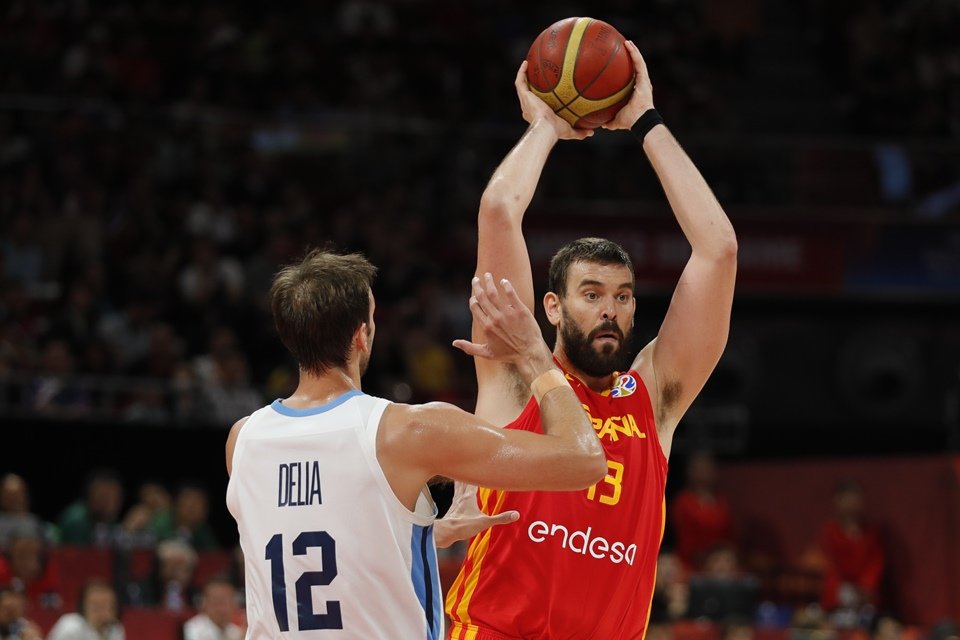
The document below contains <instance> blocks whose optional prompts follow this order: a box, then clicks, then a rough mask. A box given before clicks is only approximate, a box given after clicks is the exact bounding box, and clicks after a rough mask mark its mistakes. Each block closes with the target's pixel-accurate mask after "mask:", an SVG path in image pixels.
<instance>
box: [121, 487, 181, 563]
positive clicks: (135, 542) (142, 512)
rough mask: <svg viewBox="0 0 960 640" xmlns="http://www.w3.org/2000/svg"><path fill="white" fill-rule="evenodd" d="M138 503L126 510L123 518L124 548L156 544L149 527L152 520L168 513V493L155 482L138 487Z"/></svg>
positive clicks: (151, 529) (155, 537)
mask: <svg viewBox="0 0 960 640" xmlns="http://www.w3.org/2000/svg"><path fill="white" fill-rule="evenodd" d="M138 496H139V498H140V501H139V502H138V503H137V504H135V505H133V506H132V507H130V509H128V510H127V513H126V515H125V516H124V517H123V529H124V532H125V540H126V544H125V545H124V546H125V547H128V548H133V547H152V546H154V545H155V544H156V542H157V536H156V533H155V532H154V530H153V527H152V526H151V524H152V522H153V519H154V518H156V517H160V516H161V514H165V513H169V511H170V501H171V499H170V492H169V491H167V489H166V487H164V486H163V485H162V484H160V483H159V482H156V481H152V480H151V481H147V482H144V483H143V484H142V485H140V491H139V492H138Z"/></svg>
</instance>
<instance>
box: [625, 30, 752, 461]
mask: <svg viewBox="0 0 960 640" xmlns="http://www.w3.org/2000/svg"><path fill="white" fill-rule="evenodd" d="M627 49H628V51H629V52H630V55H631V57H632V58H633V62H634V66H635V68H636V72H637V81H636V85H635V86H636V89H635V93H634V96H633V98H631V100H630V102H629V103H628V104H627V106H625V107H624V108H623V110H621V112H620V113H619V114H618V115H617V118H616V119H615V120H614V121H613V122H612V123H610V124H609V125H607V127H608V128H611V129H629V128H630V127H631V126H632V125H633V124H634V123H635V122H636V121H637V119H638V118H639V117H640V116H641V115H643V113H645V112H646V111H647V110H648V109H652V108H653V90H652V88H651V84H650V76H649V75H648V73H647V67H646V64H645V63H644V61H643V57H642V56H641V55H640V51H638V50H637V47H636V46H635V45H634V44H633V43H632V42H628V43H627ZM643 149H644V151H645V152H646V154H647V158H649V160H650V163H651V164H652V165H653V168H654V171H656V173H657V176H658V177H659V178H660V183H661V184H662V185H663V190H664V192H665V193H666V196H667V200H668V201H669V203H670V207H671V208H672V209H673V213H674V215H675V216H676V218H677V222H679V223H680V228H681V229H682V230H683V234H684V235H685V236H686V238H687V240H688V241H689V242H690V246H691V248H692V253H691V255H690V259H689V261H688V262H687V264H686V266H685V267H684V269H683V274H682V275H681V276H680V282H679V283H678V284H677V288H676V290H675V291H674V294H673V299H672V300H671V302H670V307H669V309H668V310H667V315H666V317H665V318H664V320H663V324H662V325H661V326H660V332H659V333H658V335H657V337H656V339H655V340H653V341H652V342H651V343H650V344H649V345H648V346H647V347H646V348H645V349H644V350H643V351H641V353H640V355H639V356H638V357H637V361H636V362H635V363H634V366H635V367H636V368H637V370H638V371H640V372H641V373H644V371H648V372H650V374H651V377H652V380H649V381H646V380H645V381H646V382H648V388H651V389H657V393H656V398H655V399H654V402H655V408H656V414H657V426H658V429H659V431H660V433H661V434H662V435H666V436H667V437H668V439H667V440H666V442H665V446H669V437H670V436H672V434H673V430H674V429H675V428H676V425H677V422H679V420H680V418H681V417H682V416H683V414H684V412H686V410H687V409H688V408H689V407H690V404H691V403H692V402H693V400H694V398H696V396H697V394H698V393H699V392H700V390H701V389H702V388H703V385H704V384H705V383H706V381H707V378H708V377H709V376H710V373H711V372H712V371H713V369H714V367H715V366H716V364H717V362H718V361H719V359H720V355H721V354H722V353H723V349H724V347H725V346H726V343H727V334H728V332H729V328H730V309H731V306H732V304H733V289H734V281H735V280H736V274H737V239H736V235H735V233H734V231H733V225H731V224H730V220H729V219H728V218H727V216H726V214H725V213H724V212H723V208H722V207H721V206H720V203H719V202H717V199H716V198H715V197H714V195H713V192H712V191H711V190H710V187H709V186H708V185H707V183H706V181H705V180H704V179H703V176H702V175H700V172H699V171H698V170H697V168H696V166H694V164H693V162H692V161H691V160H690V158H689V157H688V156H687V154H686V153H685V152H684V151H683V149H682V148H681V147H680V144H679V143H678V142H677V140H676V139H675V138H674V137H673V135H672V134H671V133H670V131H669V130H668V129H667V128H666V126H664V125H662V124H659V125H656V126H655V127H653V129H651V130H650V132H649V133H648V134H647V135H646V137H645V138H644V141H643ZM649 383H652V384H649Z"/></svg>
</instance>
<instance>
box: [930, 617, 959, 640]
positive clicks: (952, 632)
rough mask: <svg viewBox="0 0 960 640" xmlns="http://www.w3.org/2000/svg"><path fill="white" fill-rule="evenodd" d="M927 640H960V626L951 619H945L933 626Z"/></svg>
mask: <svg viewBox="0 0 960 640" xmlns="http://www.w3.org/2000/svg"><path fill="white" fill-rule="evenodd" d="M926 640H960V626H958V625H957V623H956V622H954V621H953V620H951V619H949V618H944V619H943V620H940V621H939V622H937V624H935V625H933V628H932V629H930V635H928V636H927V638H926Z"/></svg>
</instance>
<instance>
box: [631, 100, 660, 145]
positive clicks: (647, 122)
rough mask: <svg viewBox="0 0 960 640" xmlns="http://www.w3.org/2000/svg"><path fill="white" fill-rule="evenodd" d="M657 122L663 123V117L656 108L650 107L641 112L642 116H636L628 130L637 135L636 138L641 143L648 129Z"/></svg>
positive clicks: (648, 131)
mask: <svg viewBox="0 0 960 640" xmlns="http://www.w3.org/2000/svg"><path fill="white" fill-rule="evenodd" d="M658 124H663V118H661V117H660V113H659V112H658V111H657V110H656V109H654V108H653V107H650V108H649V109H647V110H646V111H644V112H643V115H642V116H640V117H639V118H637V121H636V122H635V123H633V126H632V127H630V131H631V132H632V133H633V135H635V136H636V137H637V140H639V141H640V142H641V143H643V139H644V138H646V137H647V134H648V133H650V129H653V128H654V127H655V126H657V125H658Z"/></svg>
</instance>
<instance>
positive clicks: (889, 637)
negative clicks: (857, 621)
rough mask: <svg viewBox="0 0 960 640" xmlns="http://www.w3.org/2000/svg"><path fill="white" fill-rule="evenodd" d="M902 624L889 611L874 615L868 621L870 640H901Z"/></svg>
mask: <svg viewBox="0 0 960 640" xmlns="http://www.w3.org/2000/svg"><path fill="white" fill-rule="evenodd" d="M902 638H903V625H902V624H901V623H900V621H899V620H897V618H896V617H894V616H893V615H892V614H890V613H880V614H878V615H875V616H874V617H873V619H872V620H871V621H870V640H901V639H902Z"/></svg>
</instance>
